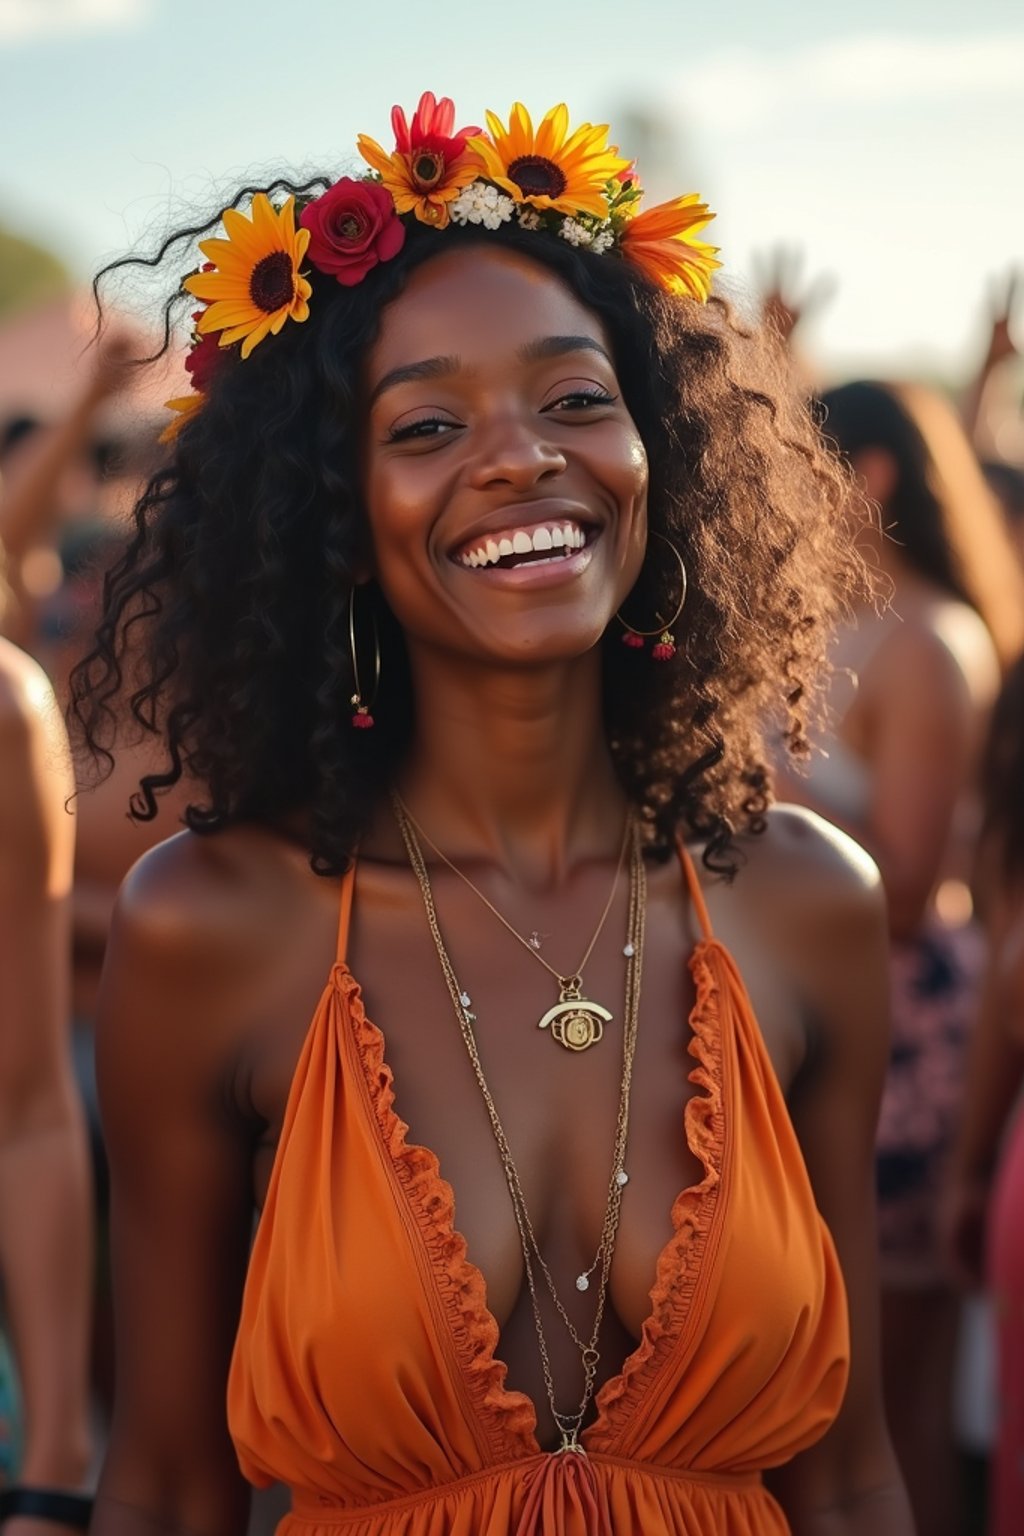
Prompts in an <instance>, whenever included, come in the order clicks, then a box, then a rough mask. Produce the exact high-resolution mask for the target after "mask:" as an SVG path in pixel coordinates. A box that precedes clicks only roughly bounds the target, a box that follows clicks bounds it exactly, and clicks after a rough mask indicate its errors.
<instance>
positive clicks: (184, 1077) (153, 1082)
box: [92, 834, 253, 1536]
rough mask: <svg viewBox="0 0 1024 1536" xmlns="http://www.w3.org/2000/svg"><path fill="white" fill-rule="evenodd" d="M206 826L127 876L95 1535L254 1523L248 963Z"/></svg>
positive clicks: (111, 1113) (183, 1534)
mask: <svg viewBox="0 0 1024 1536" xmlns="http://www.w3.org/2000/svg"><path fill="white" fill-rule="evenodd" d="M199 844H200V840H199V839H197V838H194V837H192V836H191V834H182V835H179V836H178V837H175V838H173V839H171V841H170V842H169V843H165V844H163V845H161V846H160V847H158V848H157V849H155V850H154V851H153V852H152V853H150V854H148V855H146V857H145V858H143V859H142V860H141V861H140V863H139V864H138V865H137V866H136V867H135V870H134V871H133V872H132V874H131V875H130V876H129V878H128V880H127V881H126V882H125V885H124V887H123V888H122V892H121V895H120V897H119V899H118V905H117V908H116V911H115V916H114V923H113V927H112V931H111V938H110V944H109V947H108V951H107V961H106V966H105V969H104V979H103V986H102V990H101V1002H100V1014H99V1027H98V1063H99V1081H100V1100H101V1106H102V1111H103V1120H104V1127H105V1132H106V1137H107V1146H108V1152H109V1157H110V1167H111V1241H112V1260H113V1271H114V1305H115V1316H116V1324H117V1381H116V1393H115V1409H114V1418H113V1424H112V1427H111V1435H110V1443H109V1449H108V1454H107V1458H106V1462H105V1464H104V1468H103V1473H102V1477H101V1481H100V1488H99V1494H98V1497H97V1506H96V1514H95V1517H94V1523H93V1527H92V1529H93V1531H94V1533H95V1536H152V1533H153V1532H155V1531H160V1532H161V1533H166V1536H176V1533H177V1536H241V1533H242V1532H244V1531H245V1528H246V1521H247V1510H248V1489H247V1486H246V1485H245V1484H244V1482H243V1480H242V1478H241V1476H240V1473H239V1470H238V1464H237V1461H236V1458H235V1454H234V1451H233V1449H232V1445H231V1441H230V1438H229V1435H228V1430H227V1423H226V1413H225V1392H226V1380H227V1372H228V1365H229V1360H230V1355H231V1349H232V1345H233V1340H234V1334H235V1328H236V1325H237V1319H238V1312H239V1306H240V1300H241V1292H242V1285H243V1281H244V1275H245V1269H246V1262H247V1256H248V1244H249V1237H250V1231H251V1223H252V1216H253V1205H252V1190H251V1176H250V1150H251V1149H250V1146H249V1143H248V1138H247V1134H246V1131H245V1128H244V1127H243V1126H242V1125H241V1124H240V1123H238V1122H237V1121H236V1119H235V1117H234V1115H233V1113H232V1109H231V1106H230V1104H229V1102H228V1094H227V1091H226V1086H225V1085H226V1082H227V1080H228V1064H229V1063H230V1061H231V1060H232V1059H233V1053H234V1050H235V1048H236V1047H235V1038H234V1036H233V1033H232V1032H233V1030H234V1028H235V1015H236V1014H237V1011H238V1003H237V996H238V992H239V987H238V986H237V984H236V983H237V980H238V976H239V967H240V966H243V965H244V963H245V956H244V952H243V947H242V945H241V943H240V941H239V939H238V936H237V934H236V933H235V931H234V928H233V925H232V919H231V916H230V905H231V904H230V901H229V900H226V899H224V895H223V892H222V891H221V890H220V889H219V887H218V885H217V881H216V877H215V874H212V873H211V870H215V869H216V854H215V850H208V849H207V847H206V846H205V845H204V846H198V845H199Z"/></svg>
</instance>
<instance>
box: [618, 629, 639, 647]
mask: <svg viewBox="0 0 1024 1536" xmlns="http://www.w3.org/2000/svg"><path fill="white" fill-rule="evenodd" d="M622 643H623V645H628V646H629V648H630V649H631V650H633V651H642V650H643V648H644V637H643V635H638V634H637V633H636V631H635V630H632V629H627V630H626V633H625V634H624V635H623V637H622Z"/></svg>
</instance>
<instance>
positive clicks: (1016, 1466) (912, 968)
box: [0, 258, 1024, 1536]
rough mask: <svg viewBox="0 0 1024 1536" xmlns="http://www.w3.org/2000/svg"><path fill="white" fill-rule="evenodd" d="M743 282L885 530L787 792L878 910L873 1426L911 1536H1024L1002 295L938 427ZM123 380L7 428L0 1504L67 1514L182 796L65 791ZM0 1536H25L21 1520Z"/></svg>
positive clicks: (1019, 643) (101, 1390)
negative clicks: (48, 1494)
mask: <svg viewBox="0 0 1024 1536" xmlns="http://www.w3.org/2000/svg"><path fill="white" fill-rule="evenodd" d="M760 276H761V281H762V293H761V315H760V323H762V324H764V325H765V326H767V327H769V328H770V329H771V330H772V331H773V332H774V334H775V336H776V338H777V342H778V345H779V347H780V348H783V349H785V350H786V351H787V352H788V354H789V357H790V360H791V366H792V367H793V368H794V369H798V370H799V371H800V374H801V376H802V378H803V379H804V380H805V383H806V388H807V392H808V395H809V397H812V409H814V410H815V411H816V412H817V413H818V417H819V420H820V422H821V427H822V431H823V432H824V434H825V435H826V437H827V438H829V439H830V440H831V442H832V443H833V444H834V446H835V450H836V452H837V453H839V454H841V455H842V457H843V458H844V459H845V460H846V461H847V462H848V464H849V466H850V470H851V472H852V473H853V474H854V475H855V476H856V477H857V479H858V481H859V482H860V484H861V485H862V487H863V489H864V491H865V492H866V494H867V496H868V497H869V498H870V499H871V500H872V502H873V503H874V504H875V506H876V508H877V517H876V519H875V523H874V525H873V528H872V530H871V532H870V535H869V536H868V537H867V543H866V547H865V554H866V555H867V557H868V559H869V562H870V564H871V566H872V567H873V569H874V570H875V572H876V575H877V583H876V585H877V602H876V604H875V605H874V606H870V607H865V608H864V609H863V610H862V611H859V612H856V613H852V614H850V615H849V617H848V621H847V622H846V624H845V625H844V628H843V630H842V632H841V633H840V635H839V636H838V639H837V643H836V649H835V655H834V663H835V675H834V685H833V692H832V707H831V717H830V719H829V721H828V724H827V729H826V732H825V735H824V737H823V739H822V740H821V742H820V744H819V748H818V750H816V751H815V753H814V755H813V756H812V759H811V762H810V765H809V770H808V772H807V774H806V776H804V777H800V778H795V779H793V780H789V779H786V780H785V781H782V779H781V778H780V781H779V783H778V784H777V793H778V795H779V798H782V799H792V800H798V801H801V802H803V803H804V804H806V805H809V806H810V807H812V808H813V809H815V810H817V811H819V812H820V813H821V814H822V815H823V816H825V817H826V818H827V819H828V820H830V821H832V822H834V823H835V824H837V825H838V826H840V827H841V828H843V829H844V830H845V831H847V832H848V833H850V834H851V835H852V836H853V837H854V838H855V839H856V840H857V841H858V842H860V843H861V844H862V845H863V846H864V847H865V848H866V849H867V850H868V851H869V852H870V854H871V855H872V857H873V858H874V859H875V860H876V862H877V863H878V865H879V868H880V870H881V873H882V877H883V881H884V884H885V887H886V891H887V895H888V902H889V914H890V928H891V940H892V967H891V1009H892V1054H891V1064H890V1072H889V1078H888V1083H887V1086H886V1091H885V1096H884V1100H883V1105H882V1112H881V1118H880V1125H879V1133H878V1148H877V1193H878V1210H879V1262H880V1274H881V1281H882V1290H883V1313H882V1316H883V1356H884V1377H885V1390H886V1394H887V1399H888V1410H889V1418H890V1425H891V1428H892V1431H893V1435H894V1439H895V1442H896V1446H897V1450H898V1453H899V1456H900V1459H901V1462H902V1465H903V1468H904V1472H905V1475H906V1478H907V1482H908V1486H909V1489H910V1492H911V1496H912V1499H913V1502H914V1506H915V1513H916V1516H917V1521H918V1527H919V1531H920V1536H982V1533H987V1536H1011V1532H1013V1531H1017V1532H1020V1531H1024V1114H1018V1113H1017V1110H1018V1101H1019V1099H1020V1089H1021V1084H1022V1081H1024V797H1022V795H1021V788H1022V785H1024V465H1022V464H1015V463H1012V462H1008V461H1007V460H1006V459H1005V458H1001V457H999V456H998V455H997V454H996V453H995V452H994V449H993V444H994V443H996V442H1002V441H1005V440H1009V439H1007V438H1006V435H1005V434H1003V435H1002V436H1000V434H999V433H998V432H996V431H995V430H994V429H993V415H994V413H999V412H1002V411H1005V410H1006V409H1008V408H1009V409H1015V410H1017V411H1019V410H1020V409H1021V402H1020V400H1019V399H1017V400H1016V401H1010V404H1009V407H1008V406H1007V399H1006V396H1007V387H1006V386H1007V381H1008V380H1009V381H1010V383H1011V387H1012V386H1013V384H1014V381H1015V380H1016V381H1017V384H1018V388H1019V373H1018V371H1017V357H1018V354H1017V352H1016V349H1015V346H1014V340H1013V325H1014V313H1013V311H1014V303H1015V298H1016V294H1015V284H1014V281H1013V279H1012V278H1010V279H1009V280H1008V281H1007V282H1006V283H1005V284H1004V285H1001V287H1000V288H999V290H998V291H997V292H995V293H993V295H992V296H991V298H992V302H991V311H990V316H989V324H988V332H987V337H986V345H985V347H984V349H983V355H982V356H981V357H980V359H979V363H978V367H977V370H976V373H975V375H974V377H972V378H971V379H970V380H968V381H967V382H966V383H965V385H964V387H963V389H962V391H961V392H960V395H959V397H958V398H953V397H951V396H950V395H949V394H946V393H941V392H939V391H938V390H936V389H934V388H932V387H929V386H928V385H926V384H924V383H922V382H918V381H914V380H893V379H885V380H867V379H861V380H854V381H846V382H842V383H838V384H830V385H829V386H828V387H825V385H824V382H823V381H822V380H821V379H820V378H819V377H818V375H817V370H816V369H815V367H814V363H813V359H809V358H807V357H806V356H803V355H802V354H801V352H800V344H801V337H802V331H801V326H802V323H803V321H804V320H805V318H806V316H807V314H808V313H809V312H810V311H811V310H813V308H814V307H815V306H817V305H820V304H822V303H824V302H827V298H828V291H827V287H826V286H825V285H822V284H820V283H819V284H816V285H814V286H812V287H811V288H809V289H807V291H805V292H802V293H801V292H799V291H798V282H797V278H798V272H797V270H796V269H795V267H794V264H793V263H792V261H790V260H789V259H787V258H772V259H770V260H768V261H766V262H764V263H763V265H762V267H761V272H760ZM1019 320H1020V321H1024V316H1020V317H1019ZM135 350H136V349H135V347H134V344H133V341H132V339H131V338H129V337H128V336H126V335H119V334H118V333H117V330H116V327H115V328H114V329H112V330H110V331H109V332H108V333H107V336H106V338H105V339H104V340H103V341H102V342H101V343H100V344H99V345H98V346H97V347H95V348H94V349H93V350H92V352H91V353H90V354H89V356H90V358H91V363H90V366H89V368H88V370H87V374H86V375H85V376H82V375H81V374H80V375H79V383H78V386H77V393H76V394H75V397H74V398H73V399H71V400H70V401H68V402H66V403H65V405H64V406H63V407H62V409H61V410H60V412H59V413H53V414H51V415H50V416H46V417H43V416H40V415H38V414H37V413H36V411H35V410H33V409H31V408H30V403H28V402H26V403H25V404H24V405H23V406H16V407H15V408H11V407H8V414H7V415H6V418H5V419H0V551H2V559H3V579H2V593H0V772H2V775H3V784H4V793H3V795H2V796H0V1273H2V1283H3V1296H4V1332H5V1335H6V1339H7V1345H8V1349H7V1353H6V1354H5V1355H4V1356H3V1358H0V1482H7V1483H11V1484H13V1483H16V1482H23V1483H25V1484H35V1485H42V1486H50V1487H60V1488H74V1487H80V1488H82V1489H83V1491H87V1490H88V1488H89V1486H90V1480H91V1478H92V1476H93V1474H94V1468H95V1462H96V1457H97V1454H98V1449H99V1447H100V1445H101V1443H102V1438H103V1427H104V1422H105V1419H106V1415H107V1413H108V1411H109V1407H110V1396H111V1369H112V1367H111V1359H112V1343H111V1326H110V1313H111V1298H110V1295H109V1288H108V1285H107V1281H106V1264H105V1243H106V1239H105V1215H104V1211H105V1183H104V1158H103V1142H102V1131H101V1124H100V1118H99V1110H98V1106H97V1101H96V1092H95V1082H94V1076H93V1070H92V1020H93V1018H94V1014H95V1006H96V996H97V989H98V985H99V977H100V971H101V967H102V962H103V953H104V945H105V939H106V933H107V927H108V923H109V919H110V915H111V911H112V908H113V903H114V897H115V894H116V891H117V888H118V886H119V884H120V881H121V880H122V878H123V877H124V875H125V873H126V872H127V870H128V868H129V867H130V865H131V864H132V863H133V862H134V861H135V859H136V858H138V857H139V855H140V854H142V853H143V852H144V851H145V849H146V848H147V847H149V846H150V845H151V844H152V843H154V842H156V841H158V840H159V839H161V838H163V837H166V836H169V835H171V834H173V833H174V832H175V831H176V830H177V828H178V825H179V817H180V813H181V810H182V808H183V805H184V803H185V793H184V792H183V791H180V790H177V791H174V792H172V794H170V795H168V796H167V797H165V798H164V799H162V800H161V801H160V810H159V814H158V816H157V817H156V819H155V820H153V821H146V822H140V821H136V820H133V819H131V818H130V816H129V815H128V808H129V802H130V797H131V795H132V793H133V791H134V790H135V788H136V786H137V784H138V781H139V778H140V776H141V775H142V774H144V773H146V772H148V771H151V770H152V769H153V768H154V766H155V765H156V763H157V761H158V758H157V757H156V756H155V755H154V748H153V747H152V745H151V744H150V743H149V742H147V739H146V735H145V732H144V731H143V730H142V729H139V730H138V731H137V733H136V734H135V735H134V736H132V735H131V734H130V733H129V734H128V735H126V736H125V738H124V746H123V748H122V750H121V752H120V753H119V755H118V757H117V760H116V762H115V763H114V764H112V765H107V766H108V767H109V768H110V772H109V773H108V774H107V776H106V777H102V776H101V777H100V778H99V780H98V782H95V783H94V782H93V781H94V779H95V778H96V775H95V772H94V766H95V765H89V764H86V765H82V766H83V768H84V769H86V770H88V780H89V785H90V787H89V788H88V789H87V790H83V792H82V793H76V784H75V776H74V768H73V766H72V764H71V760H70V756H69V751H68V746H67V739H66V735H65V732H64V726H63V723H62V717H63V705H64V702H65V699H66V696H67V688H68V675H69V671H70V669H71V667H72V666H73V664H74V662H75V661H76V660H77V659H80V657H81V656H82V654H83V653H84V651H86V650H87V649H88V645H89V639H90V635H91V633H92V630H93V627H94V624H95V621H96V616H97V610H98V603H99V597H100V593H101V590H102V580H103V573H104V571H105V570H107V569H108V568H109V567H110V566H111V565H112V564H114V563H115V562H116V560H117V559H118V557H119V554H120V553H121V551H122V549H123V548H124V546H125V544H126V540H127V538H128V537H129V534H130V529H131V508H132V504H133V499H134V496H135V494H136V493H137V490H138V488H139V487H140V485H141V484H142V483H143V482H144V481H145V479H146V477H147V476H148V475H149V473H150V472H151V471H152V470H153V468H154V467H155V466H156V465H157V464H158V463H159V457H160V452H161V450H160V448H159V446H158V443H157V436H158V432H159V429H160V425H161V423H160V422H158V421H156V420H154V419H153V415H152V412H151V410H150V409H149V405H148V403H147V402H146V401H143V400H141V399H140V398H139V396H138V388H139V385H138V377H139V376H138V372H137V370H136V369H135V368H134V367H133V366H132V364H131V363H130V361H129V357H130V355H132V354H133V353H134V352H135ZM69 366H70V359H69ZM3 394H4V398H5V399H6V400H8V401H10V400H11V398H12V390H11V388H10V382H9V381H8V387H7V388H6V389H5V390H4V391H3ZM126 401H127V402H129V403H131V402H133V401H134V403H135V409H134V410H132V409H125V408H124V407H125V402H126ZM1017 440H1018V441H1019V440H1020V439H1019V437H1018V438H1017ZM129 660H130V659H129ZM69 809H70V810H71V812H72V813H73V814H71V815H69V814H68V810H69ZM0 1514H2V1505H0ZM32 1528H33V1529H38V1526H33V1527H32ZM2 1529H3V1531H4V1533H5V1536H18V1532H19V1521H18V1517H17V1514H16V1513H13V1514H11V1515H10V1517H9V1518H8V1519H7V1520H6V1521H3V1522H2ZM28 1529H29V1527H28V1525H26V1527H25V1530H26V1531H27V1530H28Z"/></svg>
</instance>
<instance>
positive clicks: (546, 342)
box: [519, 336, 611, 363]
mask: <svg viewBox="0 0 1024 1536" xmlns="http://www.w3.org/2000/svg"><path fill="white" fill-rule="evenodd" d="M567 352H597V353H599V354H600V356H601V357H603V358H604V359H605V361H606V362H608V363H610V362H611V358H610V357H609V356H608V353H607V351H606V349H605V348H604V347H602V345H601V343H600V342H599V341H597V340H596V339H595V338H594V337H593V336H540V337H538V338H537V340H536V341H528V342H527V343H526V345H525V347H520V348H519V356H520V357H521V358H522V360H523V362H524V363H540V362H544V361H545V360H546V359H547V358H551V357H564V356H565V354H566V353H567Z"/></svg>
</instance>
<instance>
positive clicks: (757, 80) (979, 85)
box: [681, 31, 1024, 130]
mask: <svg viewBox="0 0 1024 1536" xmlns="http://www.w3.org/2000/svg"><path fill="white" fill-rule="evenodd" d="M1022 78H1024V31H1016V32H1007V33H992V34H989V35H988V36H986V37H945V38H924V37H909V36H896V35H884V34H877V35H864V36H855V37H847V38H837V39H834V40H833V41H831V42H828V43H817V44H811V45H809V46H806V47H803V48H798V49H794V50H792V51H790V52H786V53H769V52H764V53H755V52H753V51H751V50H749V49H742V50H740V49H736V50H729V51H727V52H722V53H718V54H715V55H713V56H712V57H711V58H710V59H708V61H707V62H706V63H704V64H701V65H698V66H697V67H696V68H695V69H694V70H692V71H687V72H686V73H684V75H683V76H682V80H681V85H682V88H683V99H684V101H685V103H686V106H687V108H688V109H689V110H690V111H692V112H693V113H695V114H697V115H698V116H699V117H701V118H703V119H705V120H709V121H713V122H715V123H716V124H722V125H723V126H727V127H728V128H730V129H733V130H735V129H743V130H746V129H748V128H749V127H750V126H751V125H753V124H756V123H757V122H758V121H759V120H760V121H762V122H763V120H764V118H765V115H766V114H772V115H774V116H777V115H778V114H780V113H783V114H784V113H785V112H786V111H787V109H789V110H792V111H803V110H805V109H806V108H807V107H808V106H811V105H831V106H838V107H865V108H868V107H874V106H878V105H879V104H881V103H883V102H891V103H893V104H895V105H899V106H909V105H921V104H923V103H925V102H928V101H938V102H952V101H954V100H957V101H962V100H964V99H965V98H969V97H977V96H980V95H986V96H990V95H996V94H1002V93H1004V92H1010V91H1016V92H1019V91H1020V89H1021V80H1022Z"/></svg>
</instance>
